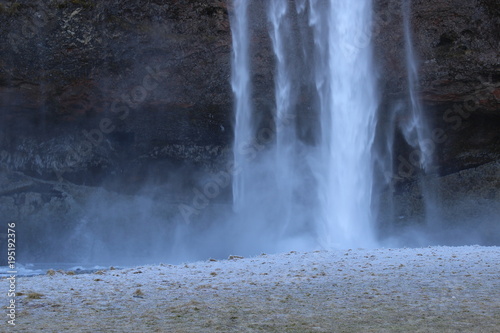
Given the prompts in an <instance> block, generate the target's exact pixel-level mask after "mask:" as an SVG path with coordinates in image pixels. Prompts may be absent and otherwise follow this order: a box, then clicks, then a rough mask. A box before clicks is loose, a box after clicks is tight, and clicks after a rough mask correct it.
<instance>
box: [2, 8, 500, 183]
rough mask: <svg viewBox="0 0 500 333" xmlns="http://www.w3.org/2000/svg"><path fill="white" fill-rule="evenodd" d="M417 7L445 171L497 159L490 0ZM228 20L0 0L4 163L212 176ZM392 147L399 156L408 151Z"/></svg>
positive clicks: (390, 69) (397, 20) (258, 42)
mask: <svg viewBox="0 0 500 333" xmlns="http://www.w3.org/2000/svg"><path fill="white" fill-rule="evenodd" d="M256 3H259V4H260V7H259V6H255V9H253V10H256V11H259V10H262V9H259V8H262V6H263V4H265V1H264V2H263V1H262V0H259V1H256ZM400 3H401V2H400V1H396V0H376V1H375V2H374V6H375V19H374V27H373V29H372V30H373V38H374V41H375V51H376V52H375V55H376V60H377V65H378V70H379V74H380V87H381V88H380V89H381V91H380V92H381V95H382V96H383V98H382V104H381V108H380V112H381V114H382V116H383V115H384V114H386V113H387V114H388V113H389V112H390V109H391V108H392V107H393V106H394V103H395V101H398V100H403V99H404V98H405V94H406V67H405V60H404V59H405V58H404V57H405V56H404V36H403V27H402V12H401V7H400ZM412 3H413V4H412V12H411V19H412V30H413V39H414V44H415V50H416V52H417V56H418V60H419V65H420V67H419V73H420V88H419V89H420V90H419V95H420V96H421V101H422V102H423V104H424V107H425V110H426V113H427V115H428V118H429V121H430V123H431V128H432V129H433V130H435V131H438V132H439V133H440V134H441V135H440V136H439V137H440V139H439V140H437V141H439V142H434V144H435V150H436V152H437V154H436V159H437V162H438V165H439V166H440V169H439V174H441V175H445V174H449V173H453V172H456V171H459V170H462V169H467V168H471V167H476V166H479V165H482V164H485V163H488V162H491V161H494V160H497V159H498V158H499V156H500V137H499V132H498V128H499V125H500V120H499V119H500V113H499V105H500V104H499V99H500V68H499V66H500V65H499V52H498V51H499V43H500V35H499V34H500V32H499V31H500V15H499V5H498V2H496V1H492V0H472V1H469V0H468V1H465V0H437V1H432V2H429V1H425V0H414V1H412ZM230 12H231V6H230V5H228V4H227V2H226V1H210V2H206V1H194V0H189V1H180V0H179V1H168V2H164V1H139V0H121V1H118V0H113V1H106V2H98V1H83V0H53V1H48V2H47V1H0V18H1V21H2V26H1V28H0V38H1V39H2V40H3V41H4V42H3V43H1V44H0V54H1V56H0V107H1V110H0V117H1V124H0V165H1V166H2V168H3V169H5V170H10V171H21V172H23V173H25V174H27V175H30V176H34V177H37V178H40V179H44V180H67V181H70V182H72V183H76V184H85V185H98V184H102V182H103V180H105V179H106V180H107V183H108V184H111V185H109V186H111V187H113V184H114V183H121V184H123V183H126V184H129V187H130V188H131V189H132V190H133V189H134V188H136V187H138V186H139V185H137V186H134V184H142V183H143V182H145V181H146V179H148V178H149V179H153V180H154V179H157V180H158V181H160V180H162V179H163V180H165V179H166V178H168V174H167V173H166V172H165V170H173V169H175V168H176V167H178V168H192V170H198V169H200V168H203V169H208V170H217V168H219V167H220V165H221V163H223V162H224V161H226V160H227V159H228V158H229V157H230V147H231V141H232V118H233V110H232V98H233V97H232V92H231V87H230V83H229V80H230V75H231V64H230V63H231V31H230V26H229V15H230ZM256 14H257V15H253V17H256V20H254V21H252V23H251V29H252V45H253V53H252V55H253V56H252V66H253V75H254V77H253V82H254V99H255V103H256V105H258V107H259V108H261V109H263V110H268V111H269V112H270V110H272V108H273V97H272V92H273V89H274V88H273V82H272V81H271V80H272V76H270V75H268V74H269V73H270V72H272V71H273V66H274V64H273V55H272V50H271V46H270V42H269V37H268V30H267V29H268V26H267V20H266V18H265V15H264V13H260V14H259V13H256ZM443 133H444V134H443ZM396 141H397V142H401V143H400V144H397V145H396V146H397V149H396V157H397V156H401V157H402V158H403V159H405V160H407V159H408V156H407V155H408V154H409V153H410V152H411V148H410V147H407V146H405V144H404V143H403V139H402V137H400V136H399V137H398V136H396ZM396 157H395V159H396ZM396 167H397V166H396ZM155 177H156V178H155Z"/></svg>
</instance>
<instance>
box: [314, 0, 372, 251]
mask: <svg viewBox="0 0 500 333" xmlns="http://www.w3.org/2000/svg"><path fill="white" fill-rule="evenodd" d="M371 15H372V8H371V1H369V0H363V1H362V0H359V1H341V0H340V1H332V2H331V3H330V6H329V7H328V8H325V6H324V2H322V1H310V24H311V26H312V27H313V30H314V39H315V50H316V67H315V73H316V76H315V82H316V89H317V92H318V96H319V101H320V102H319V108H320V112H319V114H320V124H321V128H320V133H321V140H320V146H319V158H318V159H317V160H316V164H317V165H313V166H312V167H313V168H314V169H316V170H317V171H318V172H317V174H318V177H319V182H318V183H319V184H320V185H319V187H318V194H319V200H320V203H321V212H320V216H319V221H320V223H321V235H322V238H321V243H322V245H323V246H326V247H332V246H333V247H352V246H373V245H374V243H375V237H374V231H373V222H372V207H371V196H372V186H373V179H372V177H373V175H372V162H373V161H372V156H371V148H372V143H373V138H374V132H375V124H376V121H375V114H376V110H377V106H378V101H377V96H376V89H375V78H374V74H373V73H374V69H373V65H372V59H371V58H372V53H371V52H372V51H371V44H370V37H371V36H370V27H371V23H370V22H371Z"/></svg>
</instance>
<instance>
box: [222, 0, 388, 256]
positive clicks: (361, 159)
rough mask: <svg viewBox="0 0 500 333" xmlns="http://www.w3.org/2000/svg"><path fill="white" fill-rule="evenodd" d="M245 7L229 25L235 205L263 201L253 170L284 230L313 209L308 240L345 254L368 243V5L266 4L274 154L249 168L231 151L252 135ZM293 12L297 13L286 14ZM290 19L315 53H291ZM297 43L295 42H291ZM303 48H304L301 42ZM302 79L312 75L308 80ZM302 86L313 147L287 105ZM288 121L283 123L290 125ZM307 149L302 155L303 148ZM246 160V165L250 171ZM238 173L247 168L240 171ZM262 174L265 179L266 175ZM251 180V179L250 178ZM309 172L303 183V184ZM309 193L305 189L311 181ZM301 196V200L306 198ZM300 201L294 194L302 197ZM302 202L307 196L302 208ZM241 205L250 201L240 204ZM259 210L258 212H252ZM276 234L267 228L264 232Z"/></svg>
mask: <svg viewBox="0 0 500 333" xmlns="http://www.w3.org/2000/svg"><path fill="white" fill-rule="evenodd" d="M247 5H248V3H247V2H245V1H241V0H235V1H234V7H235V8H234V18H233V21H232V27H233V38H234V53H233V80H232V87H233V91H234V95H235V100H236V102H235V105H236V110H235V112H236V123H235V142H234V150H235V164H236V165H239V166H241V170H242V172H241V173H238V174H236V175H235V177H234V183H233V193H234V203H235V207H242V206H245V205H246V204H250V205H251V204H253V202H254V201H252V200H248V199H249V198H251V197H255V196H261V197H262V196H263V195H264V196H265V195H266V194H265V193H264V194H263V193H262V187H260V188H259V189H260V190H259V191H260V192H259V193H252V192H256V191H257V190H256V188H257V187H254V185H253V184H256V183H259V182H260V181H261V179H255V175H256V174H260V175H262V174H263V173H255V170H256V169H267V170H268V171H269V172H268V173H271V174H272V175H273V178H274V179H273V181H271V182H268V183H267V184H266V186H267V190H266V192H267V193H273V197H272V198H270V200H272V202H273V204H272V205H273V207H272V209H274V210H275V209H276V207H278V208H279V209H280V212H281V214H279V218H280V220H282V221H281V224H282V226H286V228H285V229H287V228H288V229H290V228H291V229H295V230H297V229H300V225H301V224H303V223H304V221H303V219H301V218H299V217H298V215H300V214H298V213H297V212H298V211H299V210H298V209H297V207H301V208H302V209H301V211H307V210H313V211H314V213H312V214H310V216H312V218H313V219H314V223H313V224H312V226H311V227H312V228H313V229H314V230H315V233H316V242H317V244H319V245H320V246H322V247H326V248H329V247H352V246H365V247H370V246H374V245H375V236H374V226H373V214H372V200H371V197H372V191H373V179H372V178H373V170H372V169H373V167H372V163H373V161H372V159H373V158H372V153H371V151H372V149H371V148H372V143H373V139H374V132H375V126H376V119H375V115H376V110H377V107H378V96H377V89H376V84H375V81H376V80H375V70H374V67H373V64H372V46H371V41H370V40H371V35H370V29H371V20H372V18H371V16H372V5H371V0H358V1H342V0H338V1H315V0H311V1H309V2H305V1H299V2H297V3H296V6H295V9H294V8H289V2H288V1H284V0H271V1H269V2H268V3H267V5H268V7H267V15H268V20H269V23H270V29H269V33H270V38H271V41H272V48H273V51H274V56H275V73H274V81H275V113H274V119H275V127H276V128H275V129H274V130H275V138H274V142H273V143H274V145H275V146H274V149H271V150H269V151H266V153H267V154H271V155H272V157H270V158H267V159H265V162H264V160H263V159H260V160H259V161H258V162H257V161H250V162H248V159H242V158H241V154H240V153H239V148H240V147H242V145H244V144H245V143H244V142H242V138H246V140H248V139H249V138H251V133H252V131H251V130H249V129H250V128H251V126H252V114H253V113H252V108H251V107H250V106H249V105H250V99H251V98H250V96H251V93H252V91H251V89H250V87H249V84H250V83H249V77H250V76H251V75H250V74H249V73H251V69H250V68H249V60H248V59H249V56H248V55H247V54H242V53H243V52H249V48H248V45H249V34H248V32H245V31H244V30H245V29H248V13H247V12H246V11H245V9H246V7H247ZM292 10H296V13H294V14H295V15H292ZM294 20H297V21H300V20H306V22H307V25H306V26H308V27H309V28H308V29H309V31H308V33H309V34H310V35H311V36H312V38H313V39H314V43H313V44H312V45H313V48H308V47H307V46H306V45H302V46H300V47H292V46H293V42H290V40H291V39H292V38H295V36H293V35H292V29H291V26H292V24H295V25H296V24H297V22H294ZM297 42H300V41H297V40H295V43H297ZM305 42H307V41H304V43H305ZM297 58H301V59H311V60H310V61H307V62H305V64H304V66H297V65H296V64H292V62H291V60H292V59H297ZM303 73H312V78H306V77H304V75H303ZM307 85H309V86H310V87H309V88H310V89H309V91H312V93H311V95H312V96H311V98H310V100H311V102H310V105H308V107H309V108H313V109H314V112H312V113H311V114H313V115H315V119H314V120H311V121H310V122H311V124H309V125H310V126H312V127H313V132H314V140H312V141H313V142H314V143H313V144H309V145H308V146H307V144H306V143H305V142H303V141H304V140H303V138H301V136H300V135H299V133H298V130H297V129H298V128H301V127H303V126H304V124H303V123H300V121H299V119H302V118H300V117H297V115H296V113H297V114H298V113H300V112H304V109H303V108H304V106H303V105H302V106H301V107H302V108H301V107H298V106H297V101H296V99H295V97H296V94H297V90H298V89H297V87H298V86H307ZM290 122H291V123H290ZM306 146H307V148H304V147H306ZM249 163H250V165H248V164H249ZM245 169H251V170H252V171H251V172H250V171H248V172H246V171H245ZM265 173H266V172H264V174H265ZM252 175H254V176H252ZM310 175H312V180H311V179H306V177H309V176H310ZM311 183H313V185H312V186H305V184H309V185H310V184H311ZM305 191H307V192H308V193H307V194H306V195H304V193H301V192H305ZM300 194H302V195H300ZM304 197H312V198H314V200H313V201H314V204H313V205H311V206H308V205H307V204H306V203H305V202H304ZM247 200H248V201H247ZM254 208H255V209H256V210H259V211H262V210H266V207H254ZM277 230H281V231H282V230H283V228H279V227H277V228H275V229H274V230H273V228H272V227H271V225H269V229H268V232H270V233H272V232H277Z"/></svg>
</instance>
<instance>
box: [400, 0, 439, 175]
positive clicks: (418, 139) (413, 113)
mask: <svg viewBox="0 0 500 333" xmlns="http://www.w3.org/2000/svg"><path fill="white" fill-rule="evenodd" d="M402 8H403V26H404V37H405V52H406V68H407V79H408V97H409V114H410V115H409V117H407V121H406V123H404V124H402V125H401V129H402V132H403V135H404V136H405V139H406V141H407V142H408V143H409V144H410V145H411V146H412V147H414V148H416V149H419V151H420V153H419V155H420V156H419V157H420V167H421V168H422V169H423V170H425V171H430V168H431V167H432V155H433V150H434V144H433V143H432V142H431V141H430V135H429V128H428V125H427V121H426V119H425V117H424V113H423V108H422V104H421V103H420V99H419V98H418V96H417V88H418V81H419V78H418V65H417V61H416V59H415V52H414V51H413V40H412V34H411V19H410V14H411V0H404V2H403V4H402Z"/></svg>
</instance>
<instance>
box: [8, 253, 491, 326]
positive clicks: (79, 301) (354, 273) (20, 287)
mask: <svg viewBox="0 0 500 333" xmlns="http://www.w3.org/2000/svg"><path fill="white" fill-rule="evenodd" d="M8 289H9V282H8V281H7V280H6V278H2V280H1V281H0V291H1V294H2V303H3V305H5V306H6V305H7V304H8V302H9V299H8V298H6V294H7V291H8ZM16 292H17V296H16V297H15V301H16V303H15V304H16V320H15V323H16V325H15V327H11V326H10V325H9V324H8V323H7V320H8V319H9V318H8V317H7V310H5V311H4V313H5V314H4V316H3V318H2V323H1V326H0V331H1V332H4V331H6V332H8V331H10V330H12V331H13V332H14V331H15V332H448V331H449V332H462V331H463V332H500V248H499V247H480V246H466V247H428V248H417V249H371V250H365V249H348V250H332V251H315V252H309V253H300V252H293V251H292V252H290V253H284V254H276V255H265V254H262V255H260V256H257V257H253V258H238V257H234V258H232V259H229V260H224V261H211V260H207V261H204V262H196V263H188V264H185V265H178V266H172V265H158V266H143V267H136V268H132V269H121V270H117V269H113V268H110V269H106V270H101V271H97V272H94V273H91V274H73V272H71V271H69V272H62V271H61V272H53V271H49V273H48V274H46V275H41V276H34V277H18V278H17V280H16Z"/></svg>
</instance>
